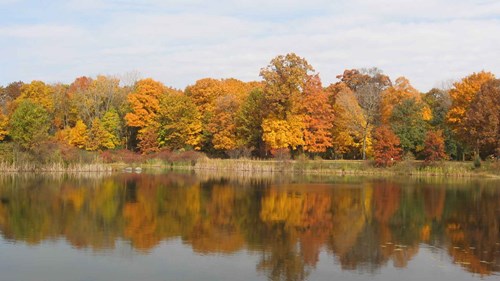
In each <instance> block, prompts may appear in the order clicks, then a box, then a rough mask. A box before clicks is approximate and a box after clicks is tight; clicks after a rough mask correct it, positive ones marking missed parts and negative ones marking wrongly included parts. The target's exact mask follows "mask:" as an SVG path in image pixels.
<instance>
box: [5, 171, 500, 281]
mask: <svg viewBox="0 0 500 281" xmlns="http://www.w3.org/2000/svg"><path fill="white" fill-rule="evenodd" d="M0 234H1V235H0V280H1V281H11V280H12V281H14V280H16V281H17V280H23V281H30V280H37V281H39V280H50V281H57V280H64V281H68V280H78V281H84V280H108V281H113V280H120V281H123V280H144V281H147V280H348V281H349V280H384V281H385V280H435V279H436V278H438V279H439V280H441V281H443V280H453V281H458V280H498V279H499V278H500V182H499V181H498V180H488V179H444V178H424V179H410V178H391V179H376V178H362V177H317V176H304V175H302V176H301V175H295V176H283V175H274V176H270V175H267V176H262V177H257V176H251V175H231V176H229V177H228V176H225V175H210V174H203V175H193V174H181V173H165V174H134V173H122V174H111V175H98V174H79V175H58V174H49V175H31V174H30V175H28V174H21V175H2V176H0Z"/></svg>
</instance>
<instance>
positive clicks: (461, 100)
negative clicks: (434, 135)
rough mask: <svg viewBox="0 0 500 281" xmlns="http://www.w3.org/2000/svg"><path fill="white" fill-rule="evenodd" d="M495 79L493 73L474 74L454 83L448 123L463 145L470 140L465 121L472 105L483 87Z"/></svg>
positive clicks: (451, 91)
mask: <svg viewBox="0 0 500 281" xmlns="http://www.w3.org/2000/svg"><path fill="white" fill-rule="evenodd" d="M494 78H495V76H494V75H493V74H492V73H491V72H485V71H481V72H479V73H473V74H471V75H469V76H467V77H465V78H463V79H462V80H461V81H459V82H456V83H454V84H453V88H452V89H451V90H450V97H451V108H450V110H449V111H448V114H447V121H448V124H449V125H450V126H451V127H452V129H453V132H454V133H455V134H456V136H457V137H458V139H459V140H460V141H462V142H463V143H467V138H468V131H469V128H468V127H467V126H465V122H466V120H465V119H466V114H467V111H468V110H469V107H470V104H471V102H472V100H473V99H474V97H475V96H476V94H477V93H478V92H479V90H480V89H481V86H482V85H483V84H484V83H486V82H488V81H490V80H493V79H494Z"/></svg>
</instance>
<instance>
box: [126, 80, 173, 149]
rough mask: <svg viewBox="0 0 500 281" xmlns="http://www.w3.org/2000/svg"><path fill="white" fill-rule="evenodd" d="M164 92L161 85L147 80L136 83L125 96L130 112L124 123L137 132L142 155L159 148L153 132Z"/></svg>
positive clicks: (163, 87) (156, 125)
mask: <svg viewBox="0 0 500 281" xmlns="http://www.w3.org/2000/svg"><path fill="white" fill-rule="evenodd" d="M170 90H172V91H173V89H170ZM165 91H166V88H165V86H164V85H163V84H162V83H160V82H157V81H155V80H153V79H150V78H148V79H143V80H140V81H139V82H137V84H136V86H135V91H134V92H132V93H131V94H129V95H128V96H127V100H128V103H129V106H130V109H131V110H130V112H129V113H127V114H126V115H125V121H126V122H127V125H128V126H130V127H135V128H136V129H137V130H138V136H137V138H138V139H139V142H143V143H142V144H141V143H139V147H140V148H142V149H141V151H142V152H143V153H144V152H145V151H151V149H153V150H156V149H157V148H158V147H159V144H158V143H157V141H155V138H156V139H157V133H156V132H155V130H156V129H157V128H158V127H159V125H158V123H157V121H156V117H157V114H158V112H159V111H160V99H161V96H162V95H163V94H164V92H165ZM155 128H156V129H155ZM155 135H156V137H155Z"/></svg>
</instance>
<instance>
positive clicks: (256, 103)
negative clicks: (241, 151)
mask: <svg viewBox="0 0 500 281" xmlns="http://www.w3.org/2000/svg"><path fill="white" fill-rule="evenodd" d="M263 111H264V94H263V92H262V89H260V88H256V89H254V90H252V91H251V92H250V94H249V95H248V97H247V98H246V99H245V100H244V102H243V104H242V105H241V107H240V108H239V110H238V112H237V116H236V124H237V127H236V131H237V135H238V137H239V139H240V141H241V142H242V143H243V145H244V146H246V147H247V148H252V149H254V150H255V151H256V152H257V154H258V155H259V156H264V154H265V147H264V143H263V139H262V134H263V132H262V120H263V118H264V112H263Z"/></svg>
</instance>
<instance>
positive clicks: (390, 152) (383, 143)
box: [373, 126, 402, 167]
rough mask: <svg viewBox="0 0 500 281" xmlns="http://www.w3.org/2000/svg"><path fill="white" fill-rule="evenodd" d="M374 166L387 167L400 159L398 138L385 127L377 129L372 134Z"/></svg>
mask: <svg viewBox="0 0 500 281" xmlns="http://www.w3.org/2000/svg"><path fill="white" fill-rule="evenodd" d="M374 140H375V144H374V146H373V150H374V154H375V165H376V166H379V167H388V166H392V165H394V164H395V163H396V162H397V161H399V160H400V159H401V153H402V150H401V147H400V142H399V138H398V137H397V136H396V135H395V134H394V133H393V132H392V131H391V129H389V128H388V127H387V126H382V127H378V128H377V129H376V130H375V133H374Z"/></svg>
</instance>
